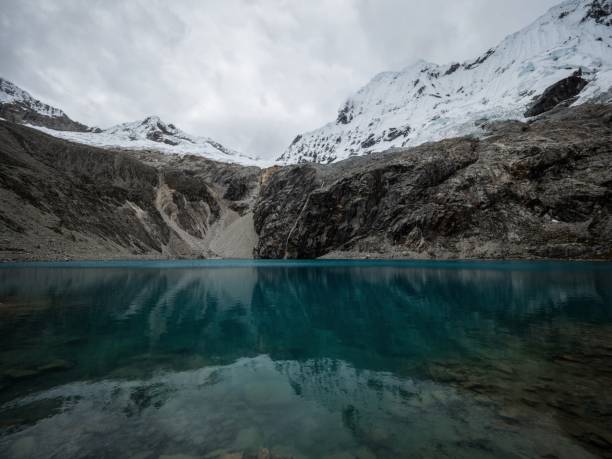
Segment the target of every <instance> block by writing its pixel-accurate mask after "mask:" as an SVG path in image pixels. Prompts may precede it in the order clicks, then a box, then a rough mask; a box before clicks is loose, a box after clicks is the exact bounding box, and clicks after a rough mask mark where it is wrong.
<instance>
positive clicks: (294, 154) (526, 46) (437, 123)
mask: <svg viewBox="0 0 612 459" xmlns="http://www.w3.org/2000/svg"><path fill="white" fill-rule="evenodd" d="M610 24H612V3H611V2H610V0H603V1H599V0H595V1H588V0H568V1H565V2H563V3H561V4H559V5H557V6H555V7H553V8H551V9H550V10H549V11H548V12H547V13H546V14H544V15H542V16H541V17H540V18H538V19H537V20H536V21H534V22H533V23H532V24H530V25H528V26H527V27H525V28H523V29H522V30H520V31H518V32H515V33H513V34H511V35H509V36H508V37H506V38H505V39H504V40H502V42H501V43H500V44H499V45H498V46H496V47H494V48H491V49H489V50H488V51H486V52H484V53H483V54H481V55H480V56H478V57H477V58H475V59H473V60H470V61H466V62H463V63H458V62H454V63H450V64H446V65H438V64H433V63H429V62H426V61H424V60H419V61H417V62H416V63H414V64H412V65H409V66H407V67H405V68H404V69H402V70H400V71H397V72H394V71H386V72H381V73H379V74H377V75H376V76H375V77H374V78H373V79H372V80H371V81H370V82H369V83H368V84H366V85H365V86H364V87H363V88H361V89H360V90H359V91H358V92H357V93H356V94H355V95H353V96H351V97H349V98H348V99H347V101H346V102H344V104H343V105H342V106H341V108H340V110H339V111H338V117H337V119H336V121H335V122H331V123H328V124H326V125H325V126H323V127H321V128H319V129H315V130H314V131H310V132H307V133H303V134H300V135H298V136H297V137H296V138H295V140H294V141H293V143H292V144H291V145H290V146H289V147H288V148H287V149H286V150H285V152H284V153H283V154H282V155H281V156H280V157H279V158H278V161H280V162H281V163H283V164H291V163H299V162H319V163H329V162H334V161H337V160H341V159H345V158H348V157H351V156H359V155H362V154H368V153H372V152H379V151H384V150H387V149H389V148H394V147H406V146H415V145H419V144H421V143H425V142H428V141H436V140H441V139H443V138H450V137H457V136H462V135H478V134H480V132H481V131H480V129H479V124H482V122H483V121H487V120H488V121H490V120H501V119H518V120H524V114H525V112H526V111H527V110H528V108H529V106H530V105H531V104H532V103H533V102H534V100H535V99H536V98H537V97H538V96H541V95H542V94H543V93H544V91H545V90H546V89H548V88H549V87H551V86H552V85H554V84H555V83H557V82H559V81H561V80H563V79H565V78H568V77H570V76H571V75H572V74H573V73H574V72H576V71H578V70H580V71H581V72H582V73H583V78H584V79H585V80H586V81H587V82H588V84H587V85H585V87H583V88H582V89H581V92H580V94H579V95H577V100H575V101H573V103H578V104H579V103H584V102H587V101H593V100H597V99H599V101H609V100H611V99H612V93H611V92H610V87H612V31H611V30H610ZM572 97H573V96H572Z"/></svg>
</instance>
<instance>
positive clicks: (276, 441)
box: [0, 261, 612, 459]
mask: <svg viewBox="0 0 612 459" xmlns="http://www.w3.org/2000/svg"><path fill="white" fill-rule="evenodd" d="M611 451H612V264H610V263H552V262H378V261H360V262H352V261H351V262H348V261H346V262H334V261H321V262H319V261H316V262H314V261H313V262H263V261H262V262H248V261H244V262H242V261H235V262H230V261H201V262H183V261H177V262H99V263H98V262H91V263H89V262H88V263H76V262H75V263H29V264H5V265H0V457H2V458H22V457H23V458H26V457H27V458H48V457H54V458H97V457H101V458H123V457H125V458H134V459H148V458H159V457H176V458H183V459H185V458H191V457H198V458H215V457H220V458H224V457H225V458H233V459H235V458H240V457H244V458H248V457H253V458H256V457H263V458H266V457H267V458H272V457H274V458H289V457H292V458H329V459H332V458H334V459H342V458H360V459H370V458H403V457H406V458H470V459H471V458H548V459H553V458H594V457H612V453H611Z"/></svg>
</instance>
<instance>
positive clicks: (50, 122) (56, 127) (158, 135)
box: [0, 78, 268, 166]
mask: <svg viewBox="0 0 612 459" xmlns="http://www.w3.org/2000/svg"><path fill="white" fill-rule="evenodd" d="M0 118H3V119H6V120H8V121H11V122H14V123H21V124H27V125H29V126H31V127H34V128H36V129H39V130H41V131H43V132H45V133H47V134H49V135H52V136H54V137H59V138H61V139H65V140H69V141H72V142H76V143H82V144H86V145H93V146H96V147H101V148H121V149H126V150H155V151H159V152H161V153H168V154H178V155H187V154H191V155H196V156H203V157H205V158H208V159H212V160H215V161H222V162H232V163H238V164H244V165H257V166H267V165H268V163H267V162H265V161H262V160H260V159H259V158H256V157H252V156H248V155H245V154H242V153H239V152H237V151H235V150H232V149H230V148H227V147H225V146H223V145H221V144H220V143H219V142H216V141H214V140H213V139H210V138H207V137H198V136H193V135H190V134H187V133H186V132H183V131H181V130H180V129H178V128H177V127H176V126H175V125H174V124H172V123H165V122H164V121H162V120H161V119H160V118H159V117H158V116H148V117H146V118H145V119H143V120H140V121H134V122H131V123H123V124H119V125H117V126H113V127H111V128H108V129H105V130H101V129H98V128H88V127H87V126H85V125H83V124H81V123H77V122H75V121H72V120H71V119H70V118H68V116H67V115H66V114H65V113H64V112H63V111H62V110H60V109H58V108H55V107H52V106H50V105H47V104H44V103H42V102H40V101H39V100H37V99H35V98H34V97H32V96H31V95H30V94H29V93H28V92H27V91H24V90H23V89H21V88H19V87H18V86H17V85H15V84H13V83H11V82H10V81H8V80H5V79H3V78H0Z"/></svg>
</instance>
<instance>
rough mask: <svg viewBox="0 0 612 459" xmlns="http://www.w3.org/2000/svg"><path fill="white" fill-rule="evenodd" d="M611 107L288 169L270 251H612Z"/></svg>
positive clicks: (274, 204) (268, 225)
mask: <svg viewBox="0 0 612 459" xmlns="http://www.w3.org/2000/svg"><path fill="white" fill-rule="evenodd" d="M611 146H612V106H610V105H589V104H587V105H582V106H579V107H577V108H569V109H567V108H559V109H555V110H553V111H551V112H549V113H547V114H546V115H544V116H542V117H541V118H540V119H538V120H536V121H534V122H531V123H522V122H518V121H505V122H493V123H489V124H487V125H485V126H483V138H482V139H477V138H455V139H449V140H443V141H440V142H435V143H428V144H424V145H422V146H419V147H415V148H409V149H400V150H397V151H392V152H388V153H384V154H372V155H369V156H363V157H357V158H352V159H349V160H346V161H342V162H338V163H334V164H331V165H325V166H324V165H318V164H302V165H297V166H288V167H284V168H280V169H279V170H277V171H276V172H275V173H274V174H272V175H271V176H270V177H269V178H268V179H267V180H266V181H265V182H264V185H263V187H262V189H261V192H260V195H259V199H258V202H257V204H256V206H255V213H254V219H255V220H254V221H255V229H256V231H257V233H258V235H259V242H258V245H257V247H256V256H257V257H262V258H316V257H322V256H327V257H340V258H344V257H349V258H350V257H362V256H372V257H381V258H386V257H404V258H492V259H497V258H540V257H544V258H561V259H563V258H591V259H612V147H611Z"/></svg>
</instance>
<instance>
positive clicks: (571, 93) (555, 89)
mask: <svg viewBox="0 0 612 459" xmlns="http://www.w3.org/2000/svg"><path fill="white" fill-rule="evenodd" d="M581 75H582V72H580V71H578V72H576V73H575V74H574V75H572V76H570V77H568V78H564V79H563V80H561V81H558V82H557V83H555V84H553V85H552V86H550V87H548V88H546V90H545V91H544V93H542V95H541V96H540V97H538V98H537V99H536V100H535V102H534V103H533V104H532V105H531V107H529V109H528V110H527V111H526V112H525V117H527V118H528V117H531V116H537V115H540V114H542V113H544V112H547V111H548V110H551V109H553V108H555V107H556V106H557V105H559V104H560V103H561V102H563V101H565V100H568V99H571V98H572V97H575V96H577V95H578V94H580V92H581V91H582V90H583V89H584V87H585V86H586V85H587V84H588V81H586V80H585V79H584V78H582V76H581Z"/></svg>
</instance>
